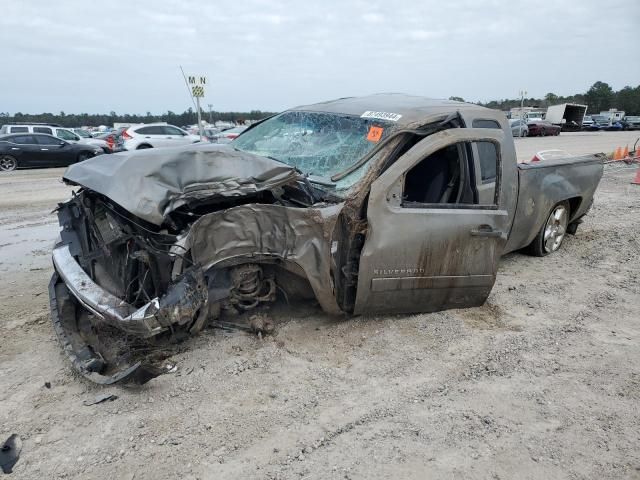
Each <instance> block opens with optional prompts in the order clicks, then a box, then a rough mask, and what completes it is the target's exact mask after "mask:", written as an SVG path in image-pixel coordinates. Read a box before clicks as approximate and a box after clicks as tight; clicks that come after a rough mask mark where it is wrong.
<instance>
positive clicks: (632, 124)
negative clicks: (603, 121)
mask: <svg viewBox="0 0 640 480" xmlns="http://www.w3.org/2000/svg"><path fill="white" fill-rule="evenodd" d="M623 124H624V126H625V129H626V130H640V116H636V115H631V116H628V117H624V121H623Z"/></svg>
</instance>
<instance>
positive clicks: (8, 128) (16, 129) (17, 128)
mask: <svg viewBox="0 0 640 480" xmlns="http://www.w3.org/2000/svg"><path fill="white" fill-rule="evenodd" d="M3 133H46V134H47V135H53V136H54V137H58V138H61V139H62V140H66V141H67V142H70V143H81V144H84V145H93V146H95V147H100V148H101V149H102V150H103V151H104V153H111V147H110V146H109V144H108V143H107V142H105V141H104V140H100V139H97V138H82V137H81V136H80V135H78V134H76V133H74V132H73V131H72V129H70V128H62V127H60V126H58V125H49V124H45V123H41V124H37V123H36V124H31V125H27V124H8V125H3V126H2V128H1V129H0V134H3Z"/></svg>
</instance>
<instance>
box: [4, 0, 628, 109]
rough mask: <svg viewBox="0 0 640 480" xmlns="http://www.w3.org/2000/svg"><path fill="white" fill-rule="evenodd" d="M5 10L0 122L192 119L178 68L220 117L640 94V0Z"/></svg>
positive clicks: (326, 0) (147, 1) (111, 4)
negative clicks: (351, 100) (405, 100)
mask: <svg viewBox="0 0 640 480" xmlns="http://www.w3.org/2000/svg"><path fill="white" fill-rule="evenodd" d="M1 1H2V5H1V6H0V45H2V46H3V47H2V63H1V65H2V71H1V72H0V112H10V113H15V112H18V111H20V112H22V113H41V112H53V113H58V112H60V111H64V112H66V113H108V112H110V111H115V112H117V113H119V114H122V113H145V112H147V111H149V112H151V113H153V114H159V113H162V112H166V111H168V110H171V111H174V112H182V111H184V110H186V109H187V108H188V107H190V106H192V103H191V99H190V97H189V94H188V91H187V89H186V87H185V82H184V79H183V77H182V74H181V72H180V66H182V67H183V68H184V70H185V72H186V73H187V74H199V75H206V77H207V79H208V85H207V88H206V90H205V95H206V96H205V98H204V101H203V104H204V105H208V104H211V105H212V108H213V110H217V111H247V110H254V109H255V110H264V111H281V110H284V109H286V108H289V107H292V106H296V105H303V104H309V103H314V102H319V101H323V100H330V99H334V98H339V97H346V96H354V95H355V96H357V95H367V94H371V93H378V92H403V93H409V94H415V95H422V96H426V97H432V98H448V97H449V96H460V97H463V98H464V99H466V100H469V101H488V100H493V99H502V98H516V97H518V92H519V91H520V90H521V89H525V90H526V91H527V92H528V95H527V96H529V97H542V96H544V95H545V94H546V93H548V92H553V93H555V94H558V95H570V94H574V93H580V92H585V91H586V90H587V89H588V88H589V86H591V85H592V84H593V83H594V82H596V81H598V80H601V81H604V82H607V83H609V84H610V85H611V86H612V87H613V88H614V89H616V90H618V89H620V88H622V87H624V86H625V85H631V86H636V85H638V84H640V1H638V0H607V1H603V0H542V1H532V0H528V1H519V0H501V1H482V0H458V1H456V0H449V1H443V0H411V1H402V0H396V1H389V0H387V1H385V2H383V1H378V0H366V1H365V0H363V1H359V0H358V1H348V0H322V1H318V2H309V1H277V0H243V1H239V0H235V1H227V0H216V1H206V0H200V1H191V0H180V1H176V0H170V1H169V0H126V1H121V0H108V1H101V2H96V1H87V0H82V1H76V0H58V1H56V2H52V1H49V0H18V1H10V0H1ZM204 108H205V109H206V108H208V107H204Z"/></svg>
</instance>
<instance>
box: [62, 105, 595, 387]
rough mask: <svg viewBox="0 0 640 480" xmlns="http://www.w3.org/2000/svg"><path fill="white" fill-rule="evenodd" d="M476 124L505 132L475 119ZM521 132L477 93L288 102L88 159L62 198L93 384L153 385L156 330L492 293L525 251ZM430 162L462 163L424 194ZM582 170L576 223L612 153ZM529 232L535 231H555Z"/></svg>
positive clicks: (391, 308) (73, 288) (412, 305)
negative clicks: (205, 130) (487, 159)
mask: <svg viewBox="0 0 640 480" xmlns="http://www.w3.org/2000/svg"><path fill="white" fill-rule="evenodd" d="M476 119H482V120H483V121H485V122H487V121H488V122H493V124H492V125H494V126H493V127H490V128H484V129H481V128H469V127H476V125H475V121H476ZM491 128H493V129H491ZM507 129H508V125H507V122H506V119H504V117H503V116H502V114H500V113H499V112H494V111H491V110H487V109H484V108H480V107H477V106H475V105H468V104H462V103H457V102H448V101H434V100H428V99H423V98H419V97H410V96H405V95H396V94H388V95H375V96H371V97H364V98H350V99H340V100H336V101H333V102H326V103H322V104H316V105H312V106H307V107H298V108H296V109H292V110H289V111H286V112H283V113H282V114H280V115H277V116H275V117H272V118H270V119H267V120H265V121H263V122H261V123H259V124H256V125H254V126H253V127H252V128H250V129H248V130H247V131H246V132H245V133H243V134H242V135H241V136H240V137H238V139H237V140H235V141H234V142H233V143H232V144H231V145H224V146H218V145H193V146H189V147H185V148H180V149H175V148H167V149H157V150H142V151H135V152H122V153H118V154H114V155H108V156H102V157H100V158H96V159H91V160H88V161H86V162H82V163H80V164H76V165H72V166H71V167H69V169H68V170H67V171H66V172H65V174H64V180H65V182H67V183H69V184H72V185H76V186H79V187H81V188H80V190H79V191H78V193H77V194H75V195H74V196H73V198H71V199H70V200H69V201H68V202H66V203H63V204H60V205H59V208H58V217H59V221H60V225H61V227H62V230H61V234H60V239H59V241H58V242H57V244H56V246H55V248H54V252H53V262H54V266H55V270H56V271H55V273H54V276H53V278H52V281H51V284H50V299H51V311H52V319H53V323H54V328H55V331H56V333H57V335H58V337H59V339H60V341H61V343H62V345H63V348H64V350H65V352H66V353H67V354H68V356H69V358H70V359H71V361H72V363H73V365H74V366H75V367H76V369H77V370H78V371H79V372H80V373H82V374H83V375H84V376H85V377H87V378H89V379H90V380H92V381H95V382H98V383H113V382H117V381H133V382H137V383H144V382H145V381H148V380H149V379H151V378H153V377H154V376H156V375H158V374H160V373H162V370H161V369H159V368H156V367H155V366H154V365H155V364H157V356H156V355H155V354H154V352H156V351H157V349H156V348H154V345H155V343H154V342H158V341H160V339H163V338H165V337H171V338H175V337H176V336H180V335H188V334H195V333H197V332H199V331H201V330H202V328H204V326H205V325H207V324H210V323H215V322H218V321H221V320H223V319H225V318H229V317H232V318H238V317H242V318H244V319H245V320H247V317H248V316H249V315H250V314H251V313H260V312H261V311H262V310H263V309H264V308H266V307H268V305H270V304H271V303H273V302H275V301H277V300H279V299H285V300H286V301H289V299H293V298H302V299H315V300H316V301H317V302H318V304H319V305H320V307H321V308H322V309H323V310H324V311H325V312H327V313H328V314H331V315H339V314H358V313H365V312H367V311H375V312H414V311H434V310H439V309H444V308H451V307H464V306H474V305H479V304H481V303H483V302H484V300H485V299H486V296H487V295H488V294H489V292H490V290H491V287H492V285H493V282H494V280H495V271H496V268H497V259H498V258H499V256H500V255H501V254H502V253H504V252H506V251H507V249H509V250H514V249H516V248H521V247H522V246H524V245H511V246H509V247H507V239H508V236H509V233H510V231H511V229H512V228H514V216H515V211H516V204H517V201H518V195H519V193H521V192H518V175H519V170H518V168H517V167H516V164H515V151H514V147H513V142H512V141H511V140H510V138H508V139H507V138H505V136H504V132H505V131H507ZM482 142H484V143H482ZM481 143H482V144H483V145H484V144H491V145H494V147H493V148H494V151H495V152H496V154H495V160H494V161H495V162H496V163H495V164H494V166H493V171H494V178H493V180H491V179H489V180H491V181H492V182H493V183H491V181H490V182H487V179H486V178H481V176H480V169H481V168H484V166H483V164H481V161H482V160H483V159H481V158H480V155H478V152H480V151H481V150H480V149H479V147H478V146H477V145H480V144H481ZM434 152H435V155H436V156H435V157H434ZM440 152H448V153H447V155H448V156H443V155H440ZM451 152H459V153H460V159H459V160H458V158H457V157H455V158H453V157H451ZM438 155H440V157H441V158H440V157H438ZM450 157H451V158H450ZM434 158H435V160H432V159H434ZM424 160H426V161H427V162H426V163H429V164H436V163H437V161H440V160H442V161H443V162H448V163H446V165H445V166H446V167H447V168H448V169H449V170H447V172H449V173H448V175H449V176H446V178H444V177H443V173H442V172H440V173H437V172H436V173H434V172H431V173H429V174H426V173H424V172H422V173H420V175H421V177H419V182H418V183H420V182H422V183H424V184H425V185H424V187H420V188H419V189H418V190H420V192H419V193H420V195H422V197H420V198H417V197H416V198H414V197H415V195H414V193H415V192H413V190H415V189H414V188H413V187H411V185H410V184H412V182H413V180H412V179H413V177H415V175H414V173H413V172H415V168H414V167H416V165H418V164H419V163H420V164H423V165H424V164H425V162H424ZM456 162H459V163H456ZM568 164H570V165H571V167H570V168H580V169H581V175H579V176H576V177H577V178H580V179H581V180H580V182H582V183H580V184H577V185H576V184H575V182H573V183H572V182H571V181H568V182H565V183H566V185H565V184H563V188H564V190H559V189H558V188H556V189H555V190H554V192H556V193H553V195H552V196H551V197H549V198H546V199H545V203H544V205H547V204H552V205H555V204H556V203H558V202H562V201H564V200H566V198H564V197H563V196H562V195H563V192H564V191H565V190H566V191H569V190H570V191H571V195H573V196H575V195H576V192H578V193H580V192H583V191H586V193H585V195H584V196H585V197H586V202H579V203H577V204H576V205H580V207H579V208H576V209H575V210H574V211H572V212H571V216H570V218H569V219H568V220H570V221H571V222H574V224H576V225H577V223H576V222H579V221H580V218H581V217H582V216H583V215H584V214H585V213H586V211H587V209H588V207H589V205H590V202H591V196H592V194H593V190H595V186H596V185H597V181H598V180H599V177H598V172H597V170H598V160H597V159H594V158H585V159H582V160H579V161H578V160H575V159H574V160H570V161H568V163H567V162H565V163H561V164H559V166H558V168H569V167H567V165H568ZM591 165H593V167H591ZM599 168H601V162H600V164H599ZM558 171H559V170H557V169H554V168H552V169H550V175H554V174H555V175H556V176H557V174H558ZM561 173H564V172H561ZM600 174H601V172H600ZM440 177H443V178H441V182H440V184H439V186H438V187H437V192H436V193H437V194H436V195H433V193H434V192H433V190H434V189H435V188H436V187H434V186H433V185H432V184H430V183H429V182H430V181H431V179H432V178H434V179H438V178H440ZM476 177H477V182H476ZM422 178H424V181H423V180H421V179H422ZM545 178H547V179H548V178H551V177H550V176H547V177H545ZM562 178H563V181H564V180H565V176H563V177H562ZM594 179H595V180H594ZM414 183H415V182H414ZM587 186H588V188H587ZM488 188H492V189H493V190H491V192H488V190H487V189H488ZM412 189H413V190H412ZM557 192H559V193H557ZM491 195H493V197H491ZM528 195H529V196H531V192H529V193H528ZM430 197H433V199H435V200H433V199H431V200H430V199H429V198H430ZM556 197H557V198H556ZM483 198H485V199H486V198H488V199H489V200H487V201H486V202H485V200H483ZM567 198H568V197H567ZM484 203H487V204H486V205H485V204H484ZM574 203H575V202H574ZM545 208H546V207H545ZM523 218H524V214H523ZM545 220H546V217H545ZM536 221H538V220H536ZM516 223H517V222H516ZM387 227H389V228H390V229H391V230H392V231H388V229H387ZM471 227H473V228H471ZM517 228H518V230H519V232H520V233H519V235H518V237H519V238H527V239H528V240H529V241H530V237H531V236H532V235H530V233H531V232H533V231H534V230H535V231H536V232H537V231H538V230H539V228H540V225H528V224H527V221H526V219H525V220H523V221H522V222H521V225H520V226H517ZM523 230H526V232H524V233H522V231H523ZM529 230H531V232H529ZM258 323H259V322H258ZM247 324H249V322H248V321H247ZM255 324H256V322H254V325H255Z"/></svg>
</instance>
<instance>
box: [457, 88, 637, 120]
mask: <svg viewBox="0 0 640 480" xmlns="http://www.w3.org/2000/svg"><path fill="white" fill-rule="evenodd" d="M450 100H458V101H459V100H461V98H460V97H450ZM560 103H578V104H581V105H586V106H587V113H589V114H598V113H600V112H603V111H606V110H609V109H611V108H617V109H618V110H622V111H624V112H626V114H627V115H640V85H638V86H637V87H630V86H626V87H624V88H622V89H620V90H618V91H615V90H613V88H611V86H610V85H609V84H608V83H605V82H600V81H598V82H596V83H594V84H593V85H591V87H590V88H589V90H587V91H586V92H585V93H578V94H575V95H569V96H567V97H563V96H562V95H556V94H555V93H551V92H550V93H547V94H546V95H545V96H544V98H525V99H524V106H525V107H541V108H546V107H549V106H551V105H557V104H560ZM478 104H479V105H483V106H485V107H489V108H495V109H497V110H505V111H506V110H509V109H511V108H514V107H519V106H520V99H519V98H515V99H505V100H492V101H490V102H487V103H480V102H479V103H478Z"/></svg>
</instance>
